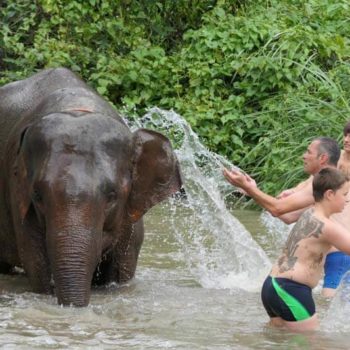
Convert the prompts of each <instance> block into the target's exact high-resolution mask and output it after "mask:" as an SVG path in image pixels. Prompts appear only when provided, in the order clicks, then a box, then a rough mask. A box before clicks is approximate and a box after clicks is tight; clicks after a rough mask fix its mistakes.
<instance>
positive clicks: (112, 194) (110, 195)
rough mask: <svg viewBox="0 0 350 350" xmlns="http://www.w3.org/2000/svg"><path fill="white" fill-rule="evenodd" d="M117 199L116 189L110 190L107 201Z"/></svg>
mask: <svg viewBox="0 0 350 350" xmlns="http://www.w3.org/2000/svg"><path fill="white" fill-rule="evenodd" d="M116 199H117V192H115V191H110V192H109V193H108V194H107V201H108V202H114V201H115V200H116Z"/></svg>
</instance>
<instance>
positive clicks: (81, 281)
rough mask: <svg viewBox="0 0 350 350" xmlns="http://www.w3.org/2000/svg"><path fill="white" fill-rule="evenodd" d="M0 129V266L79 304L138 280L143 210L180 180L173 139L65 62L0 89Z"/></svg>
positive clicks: (66, 303)
mask: <svg viewBox="0 0 350 350" xmlns="http://www.w3.org/2000/svg"><path fill="white" fill-rule="evenodd" d="M0 128H1V129H0V157H1V158H0V161H1V164H0V189H1V192H0V196H1V197H0V246H1V250H0V273H3V274H4V273H11V272H12V271H13V269H14V267H21V268H23V270H24V272H25V274H26V276H27V277H28V280H29V286H30V288H31V290H33V291H34V292H36V293H47V294H50V293H51V294H52V293H54V294H55V295H56V298H57V302H58V304H60V305H63V306H76V307H84V306H87V305H88V304H89V303H90V296H91V288H92V286H95V285H96V286H103V285H107V284H109V283H111V282H116V283H124V282H127V281H129V280H130V279H132V278H133V277H134V275H135V271H136V266H137V260H138V257H139V253H140V249H141V245H142V243H143V239H144V226H143V220H142V217H143V215H144V214H145V213H146V212H147V211H148V210H149V209H150V208H151V207H152V206H154V205H156V204H157V203H159V202H160V201H162V200H164V199H166V198H167V197H169V196H170V195H172V194H174V193H176V192H177V191H179V190H180V188H181V187H182V181H181V173H180V166H179V162H178V160H177V157H176V155H175V152H174V150H173V148H172V146H171V143H170V141H169V139H168V138H167V137H165V136H163V135H162V134H160V133H158V132H156V131H152V130H148V129H138V130H136V131H134V132H132V131H131V130H130V129H129V127H128V126H127V124H126V123H125V121H124V120H123V118H122V117H121V115H120V114H119V113H118V112H117V111H116V110H115V108H114V107H112V105H111V104H110V103H109V102H107V100H106V99H104V98H103V97H102V96H100V95H99V94H98V93H97V92H96V91H95V90H94V89H92V88H91V87H89V86H88V85H87V83H85V82H84V81H83V80H82V79H81V78H80V77H79V76H78V75H77V74H76V73H73V72H72V71H71V70H69V69H68V68H63V67H61V68H50V69H44V70H41V71H39V72H37V73H36V74H34V75H32V76H31V77H29V78H26V79H23V80H19V81H15V82H12V83H8V84H6V85H4V86H2V87H0Z"/></svg>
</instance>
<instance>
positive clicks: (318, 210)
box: [314, 202, 334, 219]
mask: <svg viewBox="0 0 350 350" xmlns="http://www.w3.org/2000/svg"><path fill="white" fill-rule="evenodd" d="M314 213H315V214H318V215H321V216H324V217H326V218H327V219H329V217H330V216H331V215H332V214H334V212H333V211H332V210H331V209H330V208H328V206H327V205H325V204H324V203H322V205H321V203H319V202H316V203H315V205H314Z"/></svg>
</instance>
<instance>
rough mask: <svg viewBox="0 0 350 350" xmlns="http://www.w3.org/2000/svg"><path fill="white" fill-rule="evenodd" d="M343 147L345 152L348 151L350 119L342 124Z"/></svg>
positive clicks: (349, 150) (349, 148)
mask: <svg viewBox="0 0 350 350" xmlns="http://www.w3.org/2000/svg"><path fill="white" fill-rule="evenodd" d="M343 149H344V151H345V152H347V153H350V121H348V122H347V123H346V124H345V126H344V130H343Z"/></svg>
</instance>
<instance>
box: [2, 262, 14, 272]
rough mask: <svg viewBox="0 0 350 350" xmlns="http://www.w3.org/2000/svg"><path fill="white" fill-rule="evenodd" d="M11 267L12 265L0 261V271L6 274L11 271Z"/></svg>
mask: <svg viewBox="0 0 350 350" xmlns="http://www.w3.org/2000/svg"><path fill="white" fill-rule="evenodd" d="M12 269H13V266H12V265H10V264H8V263H5V262H2V261H0V273H3V274H8V273H10V272H11V271H12Z"/></svg>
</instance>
